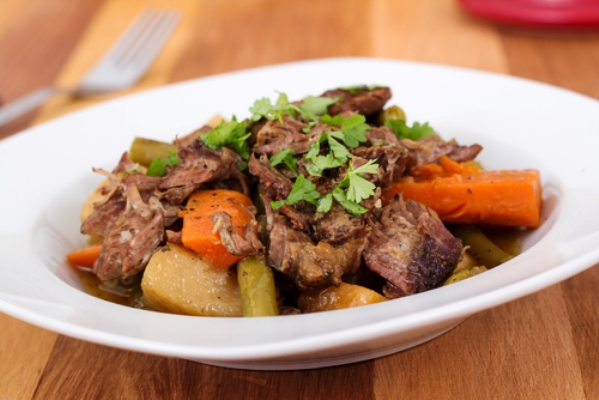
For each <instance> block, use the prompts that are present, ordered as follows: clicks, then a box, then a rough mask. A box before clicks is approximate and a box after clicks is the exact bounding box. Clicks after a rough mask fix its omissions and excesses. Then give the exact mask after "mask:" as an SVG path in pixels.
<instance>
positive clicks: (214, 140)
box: [199, 117, 251, 170]
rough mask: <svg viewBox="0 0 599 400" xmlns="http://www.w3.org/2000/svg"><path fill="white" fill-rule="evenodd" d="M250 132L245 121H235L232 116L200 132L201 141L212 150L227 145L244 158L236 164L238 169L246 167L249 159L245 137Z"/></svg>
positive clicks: (249, 151)
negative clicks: (211, 128)
mask: <svg viewBox="0 0 599 400" xmlns="http://www.w3.org/2000/svg"><path fill="white" fill-rule="evenodd" d="M250 135H251V133H249V132H247V125H246V123H245V121H242V122H237V119H236V118H235V117H233V119H232V120H231V121H230V122H225V121H222V122H221V123H220V124H218V126H217V127H216V128H214V129H213V130H211V131H210V132H205V133H200V135H199V136H200V139H202V142H204V144H205V145H206V146H208V147H210V148H211V149H213V150H219V149H220V148H222V147H229V148H230V149H232V150H233V151H234V152H236V153H237V154H239V156H240V157H241V158H242V159H243V160H244V162H242V163H240V164H239V165H238V168H239V169H240V170H244V169H245V168H247V162H246V161H247V160H249V159H250V154H251V149H250V146H249V145H248V143H247V139H248V138H249V137H250Z"/></svg>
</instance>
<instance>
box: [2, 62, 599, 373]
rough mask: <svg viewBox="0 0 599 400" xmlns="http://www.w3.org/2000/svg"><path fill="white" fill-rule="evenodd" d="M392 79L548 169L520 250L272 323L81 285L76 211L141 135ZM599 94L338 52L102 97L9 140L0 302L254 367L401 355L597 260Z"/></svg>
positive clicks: (428, 106) (44, 318)
mask: <svg viewBox="0 0 599 400" xmlns="http://www.w3.org/2000/svg"><path fill="white" fill-rule="evenodd" d="M359 83H366V84H383V85H389V86H390V87H391V88H392V90H393V99H392V100H391V101H390V104H398V105H400V106H402V107H403V108H404V109H405V110H406V112H407V115H408V118H409V120H410V121H419V122H425V121H428V122H430V124H431V125H432V126H433V127H434V128H435V129H436V130H437V131H438V132H439V133H440V134H441V135H442V136H443V137H444V138H446V139H450V138H456V139H457V140H458V141H459V142H460V143H462V144H471V143H479V144H481V145H482V146H483V147H484V148H485V149H484V151H483V152H482V154H481V155H480V156H479V159H480V160H481V161H482V163H483V164H484V166H485V167H486V168H488V169H517V168H537V169H539V170H540V171H541V176H542V181H543V187H544V211H543V224H542V226H541V227H540V228H539V229H537V230H536V231H534V232H531V233H530V234H529V235H528V236H527V237H526V240H525V246H524V247H525V251H524V252H523V253H522V254H521V255H520V256H518V257H516V258H515V259H513V260H511V261H509V262H507V263H505V264H503V265H501V266H499V267H497V268H495V269H493V270H491V271H489V272H486V273H484V274H481V275H478V276H475V277H473V278H471V279H468V280H466V281H463V282H459V283H457V284H454V285H451V286H448V287H442V288H439V289H436V290H432V291H429V292H426V293H422V294H417V295H414V296H411V297H407V298H402V299H398V300H393V301H389V302H385V303H380V304H375V305H371V306H367V307H361V308H355V309H348V310H341V311H332V312H326V313H320V314H310V315H298V316H287V317H270V318H251V319H242V318H230V319H224V318H222V319H221V318H208V317H189V316H179V315H170V314H163V313H157V312H151V311H144V310H138V309H133V308H128V307H124V306H119V305H116V304H112V303H109V302H106V301H103V300H100V299H98V298H95V297H93V296H91V295H88V294H86V293H84V292H83V291H82V289H81V285H80V283H79V281H78V280H77V279H76V276H75V274H74V273H73V271H72V270H71V269H70V268H69V267H68V266H67V265H66V263H65V261H64V259H65V254H66V253H67V252H69V251H70V250H72V249H74V248H76V247H78V246H81V245H83V244H84V238H83V237H82V236H81V235H79V233H78V232H79V208H80V205H81V203H82V202H83V200H84V199H85V198H86V196H87V194H88V193H89V192H90V191H91V190H92V189H93V188H94V187H95V186H96V185H97V183H98V182H99V181H100V179H101V178H100V177H99V176H95V175H94V174H92V172H91V167H92V166H96V167H103V168H106V169H111V168H112V167H114V165H116V163H117V162H118V159H119V157H120V155H121V154H122V152H123V151H125V150H126V149H128V148H129V145H130V143H131V140H132V139H133V137H134V136H142V137H148V138H155V139H163V140H170V139H172V138H173V137H174V136H175V135H177V134H179V135H182V134H185V133H188V132H190V131H191V130H193V129H195V128H197V127H199V126H201V125H202V124H203V122H205V121H207V120H208V119H209V118H210V117H211V116H212V115H214V114H216V113H220V114H222V115H224V116H230V115H231V114H236V115H237V116H238V117H240V118H244V117H246V116H248V108H249V106H250V105H251V104H252V103H253V101H254V100H255V99H257V98H259V97H263V96H267V97H271V98H274V97H275V96H276V91H284V92H286V93H287V94H288V95H289V98H290V99H298V98H301V97H303V96H305V95H308V94H315V95H316V94H320V93H321V92H323V91H324V90H325V89H329V88H334V87H338V86H347V85H352V84H359ZM598 132H599V103H598V102H597V101H595V100H593V99H590V98H588V97H584V96H581V95H579V94H576V93H572V92H569V91H566V90H563V89H559V88H555V87H551V86H548V85H544V84H540V83H535V82H531V81H526V80H522V79H516V78H512V77H507V76H502V75H496V74H490V73H484V72H478V71H471V70H464V69H458V68H450V67H441V66H435V65H427V64H419V63H409V62H399V61H390V60H376V59H360V58H340V59H325V60H315V61H306V62H298V63H292V64H285V65H278V66H271V67H266V68H258V69H253V70H248V71H241V72H234V73H229V74H223V75H218V76H212V77H207V78H202V79H197V80H192V81H188V82H183V83H179V84H174V85H169V86H165V87H162V88H159V89H155V90H151V91H148V92H143V93H139V94H135V95H132V96H128V97H125V98H121V99H119V100H115V101H111V102H107V103H105V104H101V105H98V106H96V107H92V108H89V109H86V110H83V111H80V112H77V113H73V114H71V115H68V116H66V117H63V118H59V119H56V120H54V121H51V122H48V123H46V124H43V125H40V126H37V127H34V128H31V129H28V130H27V131H25V132H23V133H21V134H18V135H15V136H13V137H9V138H8V139H5V140H3V141H1V142H0V174H1V175H0V176H2V178H1V179H0V194H1V207H0V220H1V221H2V225H1V226H0V254H1V256H0V257H1V258H0V260H1V261H0V263H1V264H0V311H2V312H4V313H7V314H9V315H12V316H14V317H17V318H20V319H22V320H24V321H27V322H30V323H32V324H35V325H39V326H41V327H44V328H47V329H50V330H53V331H56V332H60V333H62V334H65V335H68V336H72V337H76V338H79V339H83V340H88V341H91V342H95V343H100V344H104V345H108V346H114V347H119V348H123V349H127V350H134V351H141V352H147V353H153V354H159V355H164V356H174V357H182V358H187V359H192V360H196V361H199V362H203V363H209V364H215V365H222V366H227V367H234V368H247V369H300V368H315V367H325V366H331V365H338V364H345V363H350V362H356V361H361V360H366V359H370V358H374V357H379V356H382V355H386V354H390V353H393V352H397V351H400V350H403V349H406V348H409V347H411V346H414V345H416V344H419V343H422V342H424V341H427V340H430V339H431V338H434V337H435V336H437V335H440V334H442V333H443V332H445V331H447V330H449V329H451V328H452V327H453V326H455V325H456V324H458V323H460V322H461V321H462V320H464V319H465V318H466V317H468V316H469V315H472V314H474V313H476V312H478V311H481V310H484V309H488V308H490V307H494V306H496V305H499V304H503V303H506V302H508V301H511V300H514V299H516V298H519V297H522V296H525V295H527V294H530V293H533V292H535V291H538V290H540V289H543V288H545V287H547V286H550V285H552V284H554V283H557V282H559V281H562V280H564V279H566V278H568V277H571V276H572V275H574V274H576V273H578V272H580V271H583V270H584V269H586V268H588V267H590V266H592V265H593V264H595V263H596V262H598V261H599V246H597V245H598V244H599V233H598V232H599V201H598V199H599V165H598V163H597V162H596V154H595V151H596V149H599V134H598Z"/></svg>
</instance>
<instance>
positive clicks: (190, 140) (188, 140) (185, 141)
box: [175, 125, 213, 147]
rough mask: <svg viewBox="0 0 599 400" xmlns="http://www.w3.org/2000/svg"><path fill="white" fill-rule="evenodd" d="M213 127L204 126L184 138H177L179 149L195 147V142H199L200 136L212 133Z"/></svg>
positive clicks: (176, 142)
mask: <svg viewBox="0 0 599 400" xmlns="http://www.w3.org/2000/svg"><path fill="white" fill-rule="evenodd" d="M212 129H213V128H212V127H211V126H210V125H204V126H202V127H201V128H199V129H196V130H195V131H193V132H191V133H188V134H187V135H185V136H182V137H177V138H176V139H175V144H176V145H177V146H178V147H189V146H193V144H194V142H195V141H196V140H198V137H199V135H200V133H207V132H210V131H212Z"/></svg>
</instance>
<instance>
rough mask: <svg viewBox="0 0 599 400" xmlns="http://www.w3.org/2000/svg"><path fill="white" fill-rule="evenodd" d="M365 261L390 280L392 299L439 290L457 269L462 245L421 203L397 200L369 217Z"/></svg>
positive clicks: (389, 289)
mask: <svg viewBox="0 0 599 400" xmlns="http://www.w3.org/2000/svg"><path fill="white" fill-rule="evenodd" d="M368 223H369V225H370V227H371V233H370V235H369V236H368V243H367V245H366V249H365V250H364V260H365V261H366V265H367V266H368V268H370V269H371V270H372V271H374V272H376V273H377V274H379V275H381V276H382V277H383V278H385V279H386V280H387V281H388V285H387V287H386V289H385V293H386V295H387V296H390V297H401V296H407V295H411V294H414V293H419V292H423V291H426V290H429V289H432V288H436V287H438V286H440V285H441V284H443V282H444V281H445V280H446V279H447V278H448V277H449V276H450V275H451V273H452V271H453V270H454V269H455V267H456V266H457V264H458V262H459V260H460V256H461V251H462V245H461V242H460V240H459V239H457V238H455V237H454V236H453V235H452V234H451V233H450V232H449V231H448V230H447V229H446V228H445V226H444V225H443V223H441V221H439V220H437V219H435V218H434V217H433V216H432V215H431V213H430V212H429V211H428V210H427V209H426V208H425V207H424V206H422V205H421V204H419V203H417V202H415V201H412V200H407V201H404V200H403V199H401V198H398V197H396V198H395V199H393V200H392V201H391V202H390V203H389V204H388V205H387V206H385V207H383V208H382V209H378V210H377V209H375V210H374V211H373V212H372V213H371V214H370V216H369V218H368Z"/></svg>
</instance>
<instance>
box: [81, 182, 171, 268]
mask: <svg viewBox="0 0 599 400" xmlns="http://www.w3.org/2000/svg"><path fill="white" fill-rule="evenodd" d="M124 194H125V197H126V199H127V206H126V209H125V211H124V212H123V213H122V214H121V216H120V218H119V219H118V220H117V221H116V223H115V224H114V226H113V228H112V230H111V231H110V232H109V234H108V235H107V236H106V237H105V239H104V242H103V243H102V250H101V251H100V255H99V257H98V259H97V260H96V262H95V263H94V266H93V272H94V273H95V274H96V275H97V276H98V278H100V279H101V280H109V279H115V278H128V277H131V276H133V275H135V274H137V273H139V272H140V271H142V270H143V269H144V268H145V266H146V264H147V263H148V261H149V260H150V257H151V256H152V254H153V253H154V251H155V250H156V248H157V247H158V245H159V244H160V242H162V239H163V237H164V217H163V215H162V213H161V212H160V211H157V210H153V209H152V208H151V207H150V206H149V205H148V204H146V203H144V202H143V200H142V198H141V196H140V194H139V191H138V190H137V187H136V186H135V185H134V184H131V185H125V191H124Z"/></svg>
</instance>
